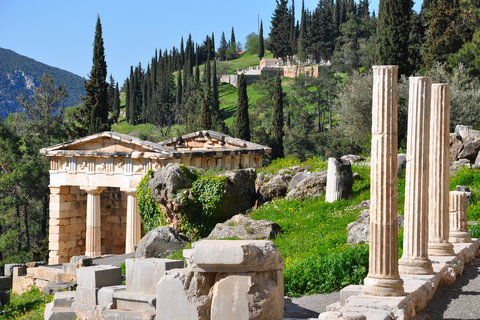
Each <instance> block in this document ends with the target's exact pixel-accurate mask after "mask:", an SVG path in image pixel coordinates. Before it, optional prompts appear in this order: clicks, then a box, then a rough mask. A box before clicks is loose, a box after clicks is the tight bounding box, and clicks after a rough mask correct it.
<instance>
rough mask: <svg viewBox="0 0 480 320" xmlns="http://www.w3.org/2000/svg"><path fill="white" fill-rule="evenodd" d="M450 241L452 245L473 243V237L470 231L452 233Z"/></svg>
mask: <svg viewBox="0 0 480 320" xmlns="http://www.w3.org/2000/svg"><path fill="white" fill-rule="evenodd" d="M448 241H450V242H451V243H470V242H472V237H471V235H470V231H458V232H457V231H450V236H449V237H448Z"/></svg>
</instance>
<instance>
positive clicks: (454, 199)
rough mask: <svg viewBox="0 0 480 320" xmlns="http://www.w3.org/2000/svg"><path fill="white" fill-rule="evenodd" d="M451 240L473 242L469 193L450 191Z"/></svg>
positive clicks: (454, 241)
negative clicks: (469, 215)
mask: <svg viewBox="0 0 480 320" xmlns="http://www.w3.org/2000/svg"><path fill="white" fill-rule="evenodd" d="M449 240H450V242H453V243H466V242H472V238H471V236H470V231H469V230H468V216H467V194H466V193H465V192H461V191H450V238H449Z"/></svg>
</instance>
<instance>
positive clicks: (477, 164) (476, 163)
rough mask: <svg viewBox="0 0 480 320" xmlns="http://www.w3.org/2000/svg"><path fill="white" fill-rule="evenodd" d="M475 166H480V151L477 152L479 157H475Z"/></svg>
mask: <svg viewBox="0 0 480 320" xmlns="http://www.w3.org/2000/svg"><path fill="white" fill-rule="evenodd" d="M474 166H475V168H480V151H479V152H478V154H477V157H476V158H475V163H474Z"/></svg>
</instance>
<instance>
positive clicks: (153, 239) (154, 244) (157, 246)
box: [135, 226, 190, 258]
mask: <svg viewBox="0 0 480 320" xmlns="http://www.w3.org/2000/svg"><path fill="white" fill-rule="evenodd" d="M188 242H190V239H188V238H187V237H185V236H183V235H180V234H179V233H178V232H177V230H175V229H173V228H170V227H166V226H163V227H158V228H156V229H154V230H152V231H150V232H149V233H148V234H147V235H146V236H145V237H143V238H142V240H140V242H139V243H138V246H137V250H136V251H135V258H165V257H167V256H169V255H170V254H172V253H173V252H176V251H180V250H183V248H184V247H185V245H186V244H187V243H188Z"/></svg>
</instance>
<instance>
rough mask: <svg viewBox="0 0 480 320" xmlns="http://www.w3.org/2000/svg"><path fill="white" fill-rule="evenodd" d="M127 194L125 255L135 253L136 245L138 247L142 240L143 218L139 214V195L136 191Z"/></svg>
mask: <svg viewBox="0 0 480 320" xmlns="http://www.w3.org/2000/svg"><path fill="white" fill-rule="evenodd" d="M125 193H126V194H127V238H126V240H125V253H131V252H134V251H135V249H134V245H137V244H138V243H139V242H140V239H141V238H142V233H141V232H142V231H141V218H140V214H139V213H138V206H137V193H136V192H135V189H127V190H125Z"/></svg>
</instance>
